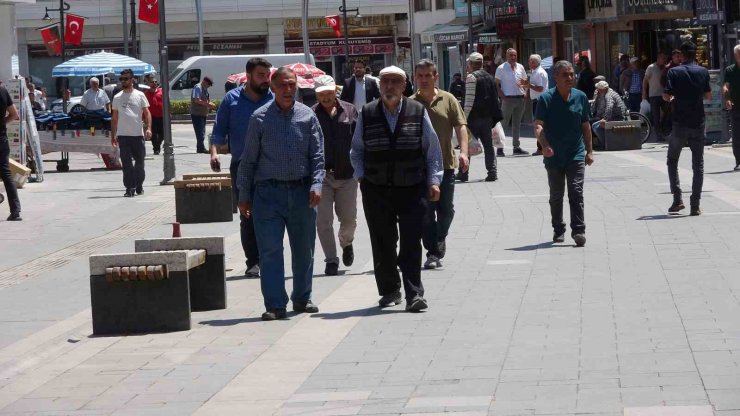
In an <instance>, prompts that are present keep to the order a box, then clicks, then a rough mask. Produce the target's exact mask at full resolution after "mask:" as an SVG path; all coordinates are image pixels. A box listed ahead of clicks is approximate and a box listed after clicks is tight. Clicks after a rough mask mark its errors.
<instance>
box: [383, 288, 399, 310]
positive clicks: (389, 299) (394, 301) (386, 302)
mask: <svg viewBox="0 0 740 416" xmlns="http://www.w3.org/2000/svg"><path fill="white" fill-rule="evenodd" d="M401 302H402V299H401V292H394V293H391V294H390V295H385V296H383V297H381V298H380V300H379V301H378V305H380V307H381V308H385V307H388V306H396V305H399V304H400V303H401Z"/></svg>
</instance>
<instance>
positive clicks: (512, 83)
mask: <svg viewBox="0 0 740 416" xmlns="http://www.w3.org/2000/svg"><path fill="white" fill-rule="evenodd" d="M516 59H517V52H516V50H515V49H513V48H509V50H507V51H506V62H504V63H502V64H501V65H499V66H498V68H496V84H497V85H498V95H499V97H501V111H502V112H503V115H504V120H503V125H504V128H506V126H508V125H510V126H511V132H512V134H511V135H512V139H513V143H514V155H528V154H529V152H527V151H526V150H524V149H522V148H521V142H520V140H519V129H520V128H521V124H522V116H523V115H524V107H525V105H524V104H525V103H524V95H525V93H526V90H525V85H526V83H527V71H526V70H524V66H523V65H522V64H520V63H518V62H517V61H516Z"/></svg>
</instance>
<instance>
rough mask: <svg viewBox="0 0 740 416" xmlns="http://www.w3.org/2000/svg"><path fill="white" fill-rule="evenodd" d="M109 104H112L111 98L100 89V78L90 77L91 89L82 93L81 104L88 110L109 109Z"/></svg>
mask: <svg viewBox="0 0 740 416" xmlns="http://www.w3.org/2000/svg"><path fill="white" fill-rule="evenodd" d="M108 104H110V99H108V94H106V93H105V91H103V90H101V89H100V80H99V79H97V78H94V77H93V78H90V89H89V90H87V91H85V93H84V94H82V100H80V105H81V106H83V107H85V110H87V111H100V110H107V109H108Z"/></svg>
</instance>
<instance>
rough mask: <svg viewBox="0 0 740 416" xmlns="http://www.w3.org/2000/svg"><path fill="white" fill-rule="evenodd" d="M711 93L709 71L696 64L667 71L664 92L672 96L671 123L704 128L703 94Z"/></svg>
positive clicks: (684, 65) (692, 63)
mask: <svg viewBox="0 0 740 416" xmlns="http://www.w3.org/2000/svg"><path fill="white" fill-rule="evenodd" d="M710 91H712V88H711V87H710V85H709V71H707V69H706V68H704V67H702V66H699V65H697V64H696V62H691V63H688V64H683V65H680V66H677V67H674V68H671V69H670V70H668V77H667V78H666V84H665V92H666V93H667V94H670V95H672V96H673V101H672V102H671V105H672V108H673V123H674V124H677V125H679V126H684V127H688V128H695V129H698V128H702V127H703V126H704V119H705V117H704V93H705V92H710Z"/></svg>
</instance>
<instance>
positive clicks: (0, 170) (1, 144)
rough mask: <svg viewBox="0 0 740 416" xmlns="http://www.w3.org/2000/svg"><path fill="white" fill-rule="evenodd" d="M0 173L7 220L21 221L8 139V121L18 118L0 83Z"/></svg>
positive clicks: (10, 99) (6, 92)
mask: <svg viewBox="0 0 740 416" xmlns="http://www.w3.org/2000/svg"><path fill="white" fill-rule="evenodd" d="M0 116H2V117H0V118H2V123H0V175H2V178H3V185H5V193H6V194H7V195H8V206H9V207H10V216H8V221H21V220H22V218H21V200H20V198H18V190H17V189H16V187H15V182H14V181H13V175H12V174H11V173H10V142H9V140H8V127H7V125H8V123H10V122H11V121H15V120H18V118H19V117H18V110H17V109H16V108H15V104H13V100H12V98H11V97H10V93H9V92H8V90H6V89H5V87H3V86H2V85H0ZM0 202H2V200H0Z"/></svg>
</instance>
